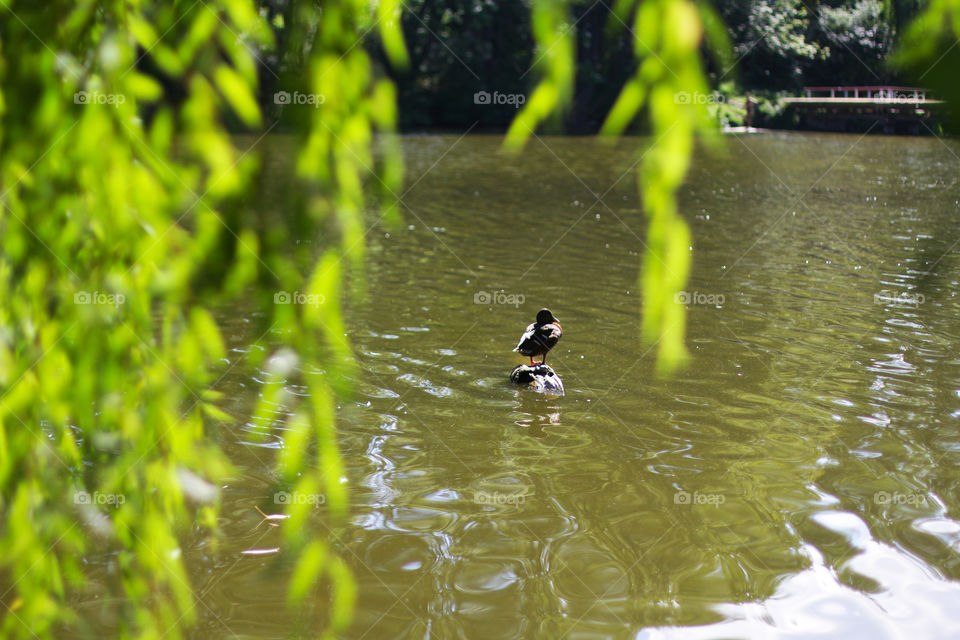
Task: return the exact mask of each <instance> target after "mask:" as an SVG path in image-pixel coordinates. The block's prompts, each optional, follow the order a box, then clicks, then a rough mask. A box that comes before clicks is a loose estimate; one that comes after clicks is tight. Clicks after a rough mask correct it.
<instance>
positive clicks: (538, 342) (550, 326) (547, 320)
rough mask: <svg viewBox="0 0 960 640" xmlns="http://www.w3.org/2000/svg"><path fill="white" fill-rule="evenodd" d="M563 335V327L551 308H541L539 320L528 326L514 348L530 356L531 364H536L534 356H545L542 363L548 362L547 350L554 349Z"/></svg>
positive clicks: (538, 314)
mask: <svg viewBox="0 0 960 640" xmlns="http://www.w3.org/2000/svg"><path fill="white" fill-rule="evenodd" d="M562 336H563V327H561V326H560V322H559V321H558V320H557V319H556V318H555V317H554V315H553V313H551V312H550V309H546V308H544V309H540V311H538V312H537V320H536V322H533V323H532V324H530V325H529V326H528V327H527V330H526V331H524V332H523V335H522V336H520V342H518V343H517V346H516V347H515V348H514V351H518V352H520V354H521V355H525V356H527V357H528V358H530V366H531V367H532V366H533V365H534V362H533V357H534V356H539V355H542V356H543V360H542V361H541V362H540V364H546V363H547V352H548V351H550V349H553V348H554V347H555V346H556V345H557V343H558V342H559V341H560V338H561V337H562Z"/></svg>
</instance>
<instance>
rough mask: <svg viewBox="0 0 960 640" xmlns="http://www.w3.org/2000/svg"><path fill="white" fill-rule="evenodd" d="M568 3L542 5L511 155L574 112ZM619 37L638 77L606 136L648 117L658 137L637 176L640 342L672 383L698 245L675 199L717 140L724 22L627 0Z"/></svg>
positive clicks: (666, 0)
mask: <svg viewBox="0 0 960 640" xmlns="http://www.w3.org/2000/svg"><path fill="white" fill-rule="evenodd" d="M570 4H571V3H570V2H569V1H563V0H535V1H534V3H533V22H534V30H533V31H534V34H535V36H536V39H537V43H538V46H539V53H540V55H539V56H538V61H537V64H536V66H535V70H536V71H537V73H538V77H539V78H540V81H539V83H538V85H537V86H536V88H534V90H533V92H532V94H531V97H530V99H529V100H528V102H527V104H526V105H525V107H524V108H523V110H522V111H521V112H520V113H519V115H518V116H517V117H516V119H515V120H514V121H513V124H512V125H511V127H510V129H509V131H508V132H507V138H506V146H507V147H508V148H517V147H518V146H520V145H521V144H523V143H524V142H525V141H526V139H527V138H529V137H530V136H531V135H536V134H535V128H536V127H537V125H539V124H540V123H541V122H543V121H544V120H545V119H546V118H547V117H548V116H549V115H550V114H551V113H553V112H555V111H560V110H563V109H566V108H568V106H569V103H570V99H571V95H572V93H573V83H574V68H575V67H576V60H575V57H574V51H575V48H574V46H573V42H574V40H575V36H574V35H573V34H572V27H571V24H572V23H571V19H570V17H569V9H570ZM611 15H612V18H614V19H615V21H616V23H615V24H614V25H613V29H614V31H620V30H625V31H627V32H629V34H630V39H631V42H632V45H633V58H634V59H635V60H636V63H637V64H636V66H635V71H634V73H633V75H632V77H630V78H629V79H628V80H627V81H626V83H625V84H624V85H623V86H622V88H621V89H620V93H619V96H618V97H617V99H616V101H615V103H614V104H613V106H612V107H611V109H610V110H609V113H608V115H607V116H606V121H605V122H604V124H603V127H602V133H603V134H604V135H606V136H612V137H615V136H619V135H620V134H621V133H623V132H624V130H625V129H626V128H627V127H628V126H629V125H630V123H631V122H632V121H633V120H634V119H635V118H637V117H638V115H640V114H641V113H642V114H644V115H645V117H646V120H647V122H648V126H649V129H650V132H651V140H652V142H651V144H650V145H649V146H648V147H647V148H646V149H644V150H643V152H642V156H641V160H642V162H641V164H640V168H639V171H638V179H639V187H640V194H641V197H642V199H643V205H644V210H645V211H646V213H647V217H648V220H649V223H648V227H647V237H646V242H645V245H646V246H645V251H644V255H643V264H642V267H641V271H640V286H641V290H642V292H643V320H642V325H641V333H642V337H643V338H644V340H645V341H646V342H647V343H649V344H656V345H657V368H658V370H659V371H660V372H662V373H669V372H671V371H673V370H674V369H676V368H677V367H678V366H680V365H681V364H683V362H684V361H685V360H686V358H687V351H686V347H685V346H684V332H685V326H686V311H685V307H684V306H683V305H682V304H679V303H678V300H679V299H680V298H679V297H680V295H681V293H682V291H683V288H684V286H685V285H686V282H687V275H688V273H689V270H690V259H691V237H690V230H689V227H688V226H687V223H686V222H685V221H684V219H683V218H682V217H681V216H680V215H679V212H678V209H677V200H676V193H677V190H678V188H679V187H680V185H681V183H682V182H683V179H684V177H685V176H686V173H687V169H688V167H689V164H690V159H691V157H692V155H693V145H694V140H695V137H696V136H697V134H703V135H704V136H708V137H709V136H710V135H711V133H712V131H713V128H712V126H711V123H712V120H711V118H710V113H709V111H708V109H707V103H708V101H709V100H708V98H709V96H710V95H711V94H710V91H709V88H708V85H707V82H706V78H705V75H704V71H703V65H702V61H701V56H700V47H701V46H702V44H703V40H704V29H705V26H706V27H707V28H708V29H709V31H707V35H709V36H710V39H711V40H712V41H713V43H712V44H713V45H714V47H715V49H716V51H717V52H718V53H719V55H720V57H721V58H723V57H725V52H726V51H727V50H728V46H727V42H726V35H725V32H724V31H723V30H722V28H717V27H718V25H719V21H718V20H717V18H716V16H715V14H714V13H713V12H712V11H711V10H710V9H709V8H707V7H706V6H703V5H701V6H698V5H696V4H694V3H692V2H689V1H688V0H620V1H619V2H617V3H616V4H614V6H613V8H612V14H611Z"/></svg>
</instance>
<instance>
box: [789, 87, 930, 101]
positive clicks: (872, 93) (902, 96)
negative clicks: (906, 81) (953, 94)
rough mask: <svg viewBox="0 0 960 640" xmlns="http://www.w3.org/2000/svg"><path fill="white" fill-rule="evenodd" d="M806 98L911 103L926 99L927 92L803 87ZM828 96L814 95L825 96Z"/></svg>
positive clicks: (913, 88)
mask: <svg viewBox="0 0 960 640" xmlns="http://www.w3.org/2000/svg"><path fill="white" fill-rule="evenodd" d="M803 91H804V93H805V94H806V97H808V98H828V97H829V98H864V99H867V100H890V101H901V102H902V101H905V100H909V101H912V102H916V101H922V100H926V99H927V90H926V89H921V88H919V87H894V86H875V87H874V86H865V87H804V88H803ZM825 93H829V94H830V95H829V96H827V95H814V94H825Z"/></svg>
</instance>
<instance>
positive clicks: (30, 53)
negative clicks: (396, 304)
mask: <svg viewBox="0 0 960 640" xmlns="http://www.w3.org/2000/svg"><path fill="white" fill-rule="evenodd" d="M285 7H286V9H287V10H288V11H289V12H290V13H289V19H288V20H287V22H286V23H285V24H284V23H282V21H280V22H274V21H271V19H272V18H273V17H275V16H272V15H271V14H270V11H269V9H268V8H267V7H264V6H261V5H260V4H259V3H256V2H253V1H252V0H218V1H217V2H172V3H171V2H154V1H150V0H143V1H139V2H134V3H99V2H87V1H83V2H63V1H54V2H44V3H35V2H15V1H13V0H8V1H7V2H4V3H0V243H2V247H0V299H2V301H3V302H2V305H0V513H2V525H0V548H2V549H3V554H0V575H2V576H3V579H2V584H3V585H4V590H3V592H2V593H3V595H2V601H3V604H4V605H5V606H6V611H7V615H5V616H3V620H2V636H3V637H4V638H34V637H40V638H46V637H51V636H53V635H54V634H55V633H58V632H59V633H65V632H66V633H79V632H80V631H81V630H82V629H84V628H86V622H85V621H84V620H83V619H82V618H81V617H80V616H79V615H78V613H77V612H76V611H75V610H73V609H72V608H71V606H70V604H68V603H71V602H76V601H78V600H86V601H90V600H93V599H97V600H99V601H100V602H103V603H104V604H103V605H102V606H103V607H104V609H105V610H109V614H108V615H109V617H111V618H112V619H114V620H116V624H117V626H118V633H119V635H120V636H122V637H157V638H158V637H180V636H181V632H182V629H183V628H186V627H188V626H189V625H190V624H191V623H192V622H193V621H194V620H195V619H196V611H197V610H196V605H197V603H196V598H197V595H196V594H195V593H194V589H193V587H192V585H191V584H190V581H189V579H188V575H187V571H186V568H185V566H184V561H183V553H182V550H181V544H182V543H183V540H184V539H185V538H186V539H190V540H192V539H193V537H195V536H196V535H202V536H207V537H209V538H210V541H209V542H210V544H211V545H212V548H215V546H216V541H217V534H218V529H217V522H218V502H219V500H218V491H219V490H218V487H220V486H222V484H223V483H224V482H225V481H226V480H228V479H229V478H230V474H231V466H230V462H229V461H228V460H227V459H226V456H225V455H224V454H223V452H222V451H221V450H220V449H219V447H218V446H217V444H216V442H217V440H216V439H215V438H212V437H211V434H212V433H213V432H215V431H216V429H217V427H218V425H220V424H222V423H224V422H228V421H229V420H230V419H231V418H230V416H228V415H226V414H225V413H224V412H223V411H222V410H221V409H220V408H219V406H218V400H219V395H218V394H217V392H215V391H214V390H213V387H214V386H215V384H216V382H217V381H218V380H219V379H220V377H221V376H223V375H225V373H226V372H227V371H228V370H229V369H230V368H232V367H233V366H234V365H237V364H241V363H238V362H234V363H233V364H227V359H228V358H234V357H236V356H237V354H233V353H230V354H228V353H227V352H226V350H225V346H224V340H223V337H222V336H221V333H220V330H219V328H218V326H217V324H216V322H215V321H214V319H213V315H212V310H213V309H215V308H216V307H217V306H218V305H221V304H223V303H226V302H228V301H229V300H231V299H234V298H237V297H239V296H244V297H248V298H249V297H252V298H253V299H255V300H257V301H258V302H259V306H260V308H261V309H262V311H263V312H264V317H265V320H264V331H263V335H262V336H261V338H260V339H259V340H258V343H260V346H262V347H263V348H262V349H257V348H254V349H252V350H251V351H250V353H251V357H250V359H249V360H248V361H246V362H243V363H242V366H252V367H262V368H264V369H265V370H266V371H267V372H269V373H270V374H271V377H270V379H269V381H268V384H266V385H265V388H264V391H263V397H264V398H269V397H271V393H273V392H274V390H275V388H276V387H277V386H279V385H283V384H286V383H289V382H292V381H296V382H298V383H300V384H303V385H306V387H307V388H308V389H309V391H310V395H309V399H307V400H305V401H302V402H295V401H294V397H293V396H292V395H291V394H280V395H279V396H277V397H274V400H276V404H275V405H273V406H271V407H264V406H261V407H259V408H258V416H257V418H258V419H266V424H268V425H269V424H271V422H272V421H274V420H276V416H277V415H278V407H279V409H280V411H279V415H288V414H289V415H290V416H292V417H291V418H290V419H289V421H288V423H287V425H286V427H287V428H288V429H289V432H288V433H289V435H288V438H289V440H290V444H291V447H290V448H288V449H286V450H285V451H284V453H283V455H281V456H280V458H279V461H278V469H277V474H278V478H279V480H280V481H282V482H285V483H287V484H288V486H290V487H292V488H294V490H296V491H301V492H305V493H315V494H319V493H323V494H325V496H326V502H327V504H328V505H329V507H330V509H329V510H330V513H331V516H332V517H334V518H342V517H343V514H344V513H345V509H346V495H345V492H346V488H345V486H344V484H343V483H342V481H341V476H342V464H341V461H340V455H339V452H338V450H337V444H336V439H335V437H334V436H335V425H334V407H335V398H336V395H337V394H345V393H347V391H348V389H347V384H346V380H347V378H348V376H349V374H350V371H351V368H352V366H353V364H352V359H351V357H350V351H349V348H348V345H347V344H346V341H345V338H344V328H343V321H342V316H341V311H340V300H341V295H342V293H341V290H342V285H341V283H342V281H343V278H344V272H345V270H346V269H349V268H351V267H352V266H356V265H357V264H359V262H360V260H361V259H362V257H363V233H362V230H361V226H362V225H361V221H362V212H363V210H364V208H365V206H367V205H366V204H365V202H366V201H365V198H364V192H363V189H362V185H363V182H364V180H366V179H367V178H368V176H371V175H374V174H376V175H378V176H379V178H380V179H381V180H383V181H384V183H385V184H386V185H387V186H388V187H390V188H393V189H396V188H397V187H398V186H399V182H400V174H401V165H400V161H399V156H398V154H397V150H396V145H395V144H394V145H392V146H391V145H390V144H389V142H388V143H387V144H386V145H385V146H384V149H383V152H382V153H380V154H378V155H377V157H376V159H375V158H374V157H373V153H372V146H373V136H374V133H375V132H377V131H380V132H387V133H389V132H390V131H391V130H392V129H393V127H394V122H395V119H396V112H395V100H394V95H393V91H392V87H391V86H390V84H389V83H387V82H384V81H379V80H377V79H376V78H375V77H374V74H373V73H372V69H371V63H370V60H369V57H368V55H367V54H366V52H365V51H364V49H363V48H362V47H356V46H355V44H356V43H357V42H358V41H359V39H360V37H361V29H363V28H365V25H368V24H370V23H371V19H370V15H369V7H368V5H367V4H366V3H360V2H350V1H343V2H324V4H323V9H322V11H321V10H320V8H319V7H318V6H317V5H316V3H314V2H306V1H294V2H289V3H285ZM377 11H378V17H379V20H377V22H378V25H379V28H380V34H381V39H382V41H383V42H385V43H387V44H388V45H389V46H388V51H389V55H390V56H391V59H392V61H393V63H394V64H395V65H400V64H402V63H403V60H404V57H405V51H404V49H403V46H402V43H401V41H400V34H399V29H398V27H397V26H396V25H398V19H397V14H398V11H399V3H398V2H382V3H380V4H379V5H378V8H377ZM278 32H280V33H281V34H282V40H278V39H277V38H276V36H277V35H278ZM265 52H270V55H272V56H274V58H275V59H276V60H280V61H283V62H284V64H286V65H287V68H288V75H290V76H294V77H296V79H297V84H296V86H290V87H287V86H284V85H283V78H282V76H278V80H277V82H276V83H275V85H276V86H275V87H272V88H275V89H277V90H281V91H287V90H289V91H293V90H302V91H305V92H308V93H310V94H313V95H323V96H325V97H326V99H325V100H324V102H323V104H321V105H319V107H318V108H313V107H310V108H301V109H300V111H309V112H310V117H309V118H306V119H303V121H302V122H298V121H296V119H293V118H291V123H290V125H289V128H290V129H291V130H292V131H294V132H295V133H296V135H297V136H298V137H299V139H300V140H301V145H300V149H301V150H300V156H299V160H298V163H297V169H298V171H297V176H296V177H295V180H296V187H297V192H298V194H299V197H298V198H295V199H292V200H291V202H292V204H291V205H290V206H291V207H292V208H293V210H291V211H287V212H286V213H287V216H286V217H285V218H284V219H283V220H273V221H270V223H269V224H263V223H260V221H258V219H257V216H258V212H257V211H255V210H253V209H254V204H253V203H255V202H256V201H257V197H256V196H257V192H258V189H259V188H260V185H259V183H258V176H259V175H260V171H261V165H260V161H259V157H258V155H259V153H258V149H257V145H256V144H255V143H254V144H253V145H252V146H251V145H249V144H247V145H245V146H241V145H240V143H239V141H238V139H237V138H234V137H231V136H230V135H228V126H230V127H233V128H244V129H246V130H249V131H255V132H257V133H256V135H257V136H258V137H262V136H265V135H266V134H267V133H268V132H269V131H270V130H271V129H272V128H273V127H274V126H275V124H276V122H275V121H274V122H273V123H272V124H269V126H268V120H269V116H270V114H269V113H266V114H265V111H266V110H265V109H262V108H261V104H263V103H264V102H265V101H264V100H263V99H262V98H263V97H262V95H260V94H258V88H259V86H260V82H259V79H258V78H259V75H260V74H262V73H263V72H264V65H263V64H262V63H261V62H260V61H259V55H258V54H260V55H262V54H264V53H265ZM265 115H266V116H267V117H265ZM387 140H389V139H387ZM257 141H258V142H259V140H257ZM284 221H286V223H285V224H284ZM331 221H332V222H333V223H334V224H333V226H332V227H331V224H330V223H331ZM330 228H333V229H338V230H339V235H340V242H341V250H339V251H335V250H331V252H330V253H328V254H326V255H325V256H323V257H322V258H321V259H320V260H318V261H316V263H315V265H314V266H313V267H312V268H311V269H309V270H307V271H306V272H305V271H304V270H303V269H302V268H301V267H300V265H302V263H303V260H302V258H303V257H304V256H303V255H297V253H296V252H294V251H292V250H291V246H293V244H294V242H293V240H294V239H298V238H303V237H308V238H309V237H314V236H316V235H317V234H318V233H319V232H320V230H321V229H330ZM340 253H345V254H347V255H349V257H350V258H351V259H350V260H347V262H346V266H344V263H343V262H342V261H341V260H340V257H339V254H340ZM283 291H286V292H293V291H301V292H307V293H309V294H315V295H317V296H322V299H323V300H324V301H325V302H324V304H320V305H292V304H274V300H275V295H276V294H277V293H278V292H283ZM255 346H256V345H255ZM278 348H279V351H276V352H275V353H273V354H272V355H271V352H272V351H274V350H276V349H278ZM260 354H266V355H260ZM263 358H267V359H266V362H262V361H261V360H262V359H263ZM310 372H317V373H310ZM320 372H325V373H320ZM310 508H311V505H306V504H294V505H290V507H289V509H288V511H287V513H288V514H289V515H290V516H291V517H290V519H289V520H288V521H286V523H285V526H284V534H285V540H286V544H285V547H284V552H285V553H287V554H289V555H290V557H291V558H292V559H293V560H294V562H295V564H296V566H297V571H296V572H295V574H294V576H293V578H292V580H291V584H290V591H289V596H290V600H291V603H296V602H299V601H300V600H302V599H303V598H304V597H305V596H306V595H307V594H308V592H310V591H311V590H312V589H313V588H314V585H317V584H318V583H319V582H320V581H325V583H326V584H328V585H330V587H331V594H332V595H331V598H332V606H331V610H332V612H333V613H332V614H331V617H330V627H329V629H327V630H326V632H325V631H324V630H322V629H320V630H317V635H322V634H324V633H330V634H333V633H337V632H338V631H341V630H343V629H344V628H345V626H346V624H347V622H348V620H349V615H350V611H351V610H352V600H353V598H354V595H353V586H352V581H351V579H350V576H349V572H348V571H347V570H346V568H345V565H344V563H343V562H342V561H341V560H340V559H339V558H338V557H337V556H336V555H335V554H333V553H331V552H330V551H329V550H328V549H327V548H326V546H325V543H324V540H323V538H322V536H319V535H317V533H316V532H315V531H314V530H313V529H312V528H311V527H309V526H306V524H305V523H306V519H307V515H308V513H307V511H308V509H310ZM193 544H195V542H194V543H193ZM91 557H95V558H100V559H102V561H100V560H98V561H97V562H88V560H89V559H90V558H91ZM104 563H105V569H106V572H107V575H108V576H112V577H113V579H111V580H108V581H106V582H104V581H103V580H91V578H90V576H91V573H90V572H91V571H95V570H96V569H94V567H97V565H100V564H104ZM98 575H99V574H98Z"/></svg>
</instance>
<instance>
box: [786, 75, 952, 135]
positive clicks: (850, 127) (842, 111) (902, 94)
mask: <svg viewBox="0 0 960 640" xmlns="http://www.w3.org/2000/svg"><path fill="white" fill-rule="evenodd" d="M803 92H804V94H805V95H804V96H803V97H800V98H785V99H784V102H785V103H787V106H788V108H791V109H793V110H794V111H795V113H796V114H797V116H798V119H799V123H798V124H799V125H800V126H801V127H802V128H805V129H819V130H824V131H867V130H870V129H872V128H874V127H877V128H878V129H879V131H882V132H883V133H908V134H913V135H918V134H922V133H929V132H933V131H935V130H936V127H937V115H938V113H939V112H940V111H942V109H943V108H944V107H943V105H944V104H945V103H944V101H943V100H936V99H933V98H930V97H928V93H929V92H928V90H927V89H921V88H918V87H895V86H864V87H804V88H803Z"/></svg>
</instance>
